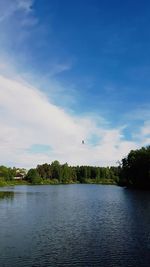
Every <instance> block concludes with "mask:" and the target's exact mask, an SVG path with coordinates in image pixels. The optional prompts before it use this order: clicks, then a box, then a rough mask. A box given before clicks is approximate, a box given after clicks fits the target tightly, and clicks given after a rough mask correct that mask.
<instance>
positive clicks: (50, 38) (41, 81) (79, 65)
mask: <svg viewBox="0 0 150 267" xmlns="http://www.w3.org/2000/svg"><path fill="white" fill-rule="evenodd" d="M149 14H150V2H149V1H148V0H147V1H146V0H143V1H139V0H136V1H135V0H132V1H129V0H126V1H120V0H113V1H111V0H105V1H104V0H101V1H99V0H82V1H81V0H76V1H70V0H63V1H62V0H0V148H1V153H0V165H6V166H11V167H12V166H16V167H25V168H31V167H36V165H37V164H42V163H45V162H47V163H51V162H52V161H54V160H59V161H60V163H62V164H63V163H65V162H68V164H69V165H94V166H111V165H114V166H115V165H117V164H118V162H119V161H121V159H122V158H123V157H125V156H127V154H128V153H129V152H130V150H131V149H138V148H140V147H142V146H147V145H149V144H150V30H149V29H150V16H149ZM82 140H84V144H83V143H82Z"/></svg>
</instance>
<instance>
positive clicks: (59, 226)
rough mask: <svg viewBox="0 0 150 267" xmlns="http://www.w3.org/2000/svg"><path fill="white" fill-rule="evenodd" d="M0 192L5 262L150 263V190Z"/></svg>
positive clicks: (0, 247) (49, 265)
mask: <svg viewBox="0 0 150 267" xmlns="http://www.w3.org/2000/svg"><path fill="white" fill-rule="evenodd" d="M0 191H1V192H0V266H1V267H5V266H6V267H18V266H19V267H20V266H21V267H22V266H23V267H24V266H27V267H31V266H32V267H38V266H42V267H57V266H60V267H63V266H65V267H66V266H70V267H72V266H76V267H77V266H81V267H82V266H84V267H88V266H91V267H94V266H102V267H105V266H106V267H109V266H114V267H120V266H121V267H122V266H123V267H126V266H132V267H133V266H135V267H149V266H150V192H140V191H130V190H127V189H123V188H120V187H117V186H103V185H57V186H16V187H7V188H6V187H5V188H1V189H0ZM2 191H3V193H2ZM4 191H5V192H4Z"/></svg>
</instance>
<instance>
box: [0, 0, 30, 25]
mask: <svg viewBox="0 0 150 267" xmlns="http://www.w3.org/2000/svg"><path fill="white" fill-rule="evenodd" d="M33 4H34V1H33V0H13V1H12V0H5V1H1V2H0V22H2V21H4V20H5V19H8V18H9V17H11V16H12V15H13V14H14V13H15V12H17V11H23V12H25V13H27V14H29V13H30V12H31V11H32V6H33Z"/></svg>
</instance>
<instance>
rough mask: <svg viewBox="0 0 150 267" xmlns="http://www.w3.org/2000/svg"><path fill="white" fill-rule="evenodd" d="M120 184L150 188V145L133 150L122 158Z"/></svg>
mask: <svg viewBox="0 0 150 267" xmlns="http://www.w3.org/2000/svg"><path fill="white" fill-rule="evenodd" d="M120 184H123V185H127V186H130V187H137V188H145V189H150V146H148V147H146V148H144V147H142V148H141V149H137V150H131V151H130V153H129V154H128V156H127V157H126V158H124V159H122V170H121V177H120Z"/></svg>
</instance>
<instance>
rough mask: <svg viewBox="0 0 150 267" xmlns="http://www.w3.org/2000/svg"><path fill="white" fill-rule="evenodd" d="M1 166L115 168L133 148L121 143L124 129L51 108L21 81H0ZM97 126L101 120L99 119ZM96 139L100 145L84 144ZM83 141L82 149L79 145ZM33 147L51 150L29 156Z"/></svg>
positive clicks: (37, 91)
mask: <svg viewBox="0 0 150 267" xmlns="http://www.w3.org/2000/svg"><path fill="white" fill-rule="evenodd" d="M0 114H1V115H0V125H1V131H0V147H1V154H0V162H1V164H8V163H9V162H11V164H12V165H16V166H24V167H31V166H36V165H37V164H38V163H43V162H51V161H52V160H55V159H58V160H60V162H66V161H67V162H68V163H69V164H72V165H76V164H94V165H103V166H106V165H111V164H115V163H116V162H117V161H118V160H120V159H121V158H122V157H123V156H125V155H126V154H127V153H128V152H129V150H130V149H134V148H136V147H137V144H136V143H134V142H131V141H126V140H124V136H123V129H122V128H118V129H113V128H108V126H107V128H106V125H107V124H106V125H104V124H103V123H101V124H100V122H99V121H98V123H97V116H95V117H94V116H93V115H92V116H89V115H88V116H80V117H79V116H73V115H70V114H68V112H66V111H65V110H64V109H63V108H60V107H58V106H56V105H54V104H52V103H51V102H50V101H49V100H48V98H47V97H46V95H45V94H43V93H42V92H41V91H39V90H38V89H36V88H34V87H32V86H30V85H29V84H27V83H26V82H25V81H23V80H21V79H20V80H19V81H17V80H14V79H12V78H7V77H4V76H2V75H1V76H0ZM100 121H101V120H100ZM93 134H96V135H97V136H98V137H99V140H100V141H99V143H98V144H97V145H96V146H93V145H92V143H88V141H87V140H89V138H90V136H92V135H93ZM82 139H84V140H85V145H82V144H81V141H82ZM34 144H45V145H49V146H50V147H52V151H51V152H50V153H49V154H47V153H42V154H41V153H39V154H37V153H36V154H33V153H30V151H29V148H30V147H31V146H32V145H34Z"/></svg>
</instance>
